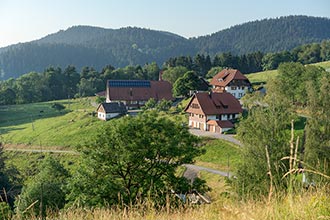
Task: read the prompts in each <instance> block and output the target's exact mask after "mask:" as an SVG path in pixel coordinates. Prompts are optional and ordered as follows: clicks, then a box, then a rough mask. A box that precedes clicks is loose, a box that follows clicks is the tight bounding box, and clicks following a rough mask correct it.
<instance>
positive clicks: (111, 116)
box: [97, 112, 119, 120]
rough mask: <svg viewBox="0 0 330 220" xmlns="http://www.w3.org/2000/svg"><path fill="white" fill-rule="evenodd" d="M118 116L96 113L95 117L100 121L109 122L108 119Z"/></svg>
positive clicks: (116, 114)
mask: <svg viewBox="0 0 330 220" xmlns="http://www.w3.org/2000/svg"><path fill="white" fill-rule="evenodd" d="M118 115H119V113H108V114H105V113H103V112H98V113H97V117H98V118H99V119H101V120H109V119H111V118H114V117H116V116H118Z"/></svg>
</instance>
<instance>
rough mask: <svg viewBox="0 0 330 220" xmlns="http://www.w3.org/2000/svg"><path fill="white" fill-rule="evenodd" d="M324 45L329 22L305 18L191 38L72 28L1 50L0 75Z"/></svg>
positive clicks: (138, 30) (143, 30)
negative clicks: (67, 67) (306, 45)
mask: <svg viewBox="0 0 330 220" xmlns="http://www.w3.org/2000/svg"><path fill="white" fill-rule="evenodd" d="M326 39H330V19H329V18H322V17H309V16H284V17H279V18H266V19H262V20H256V21H249V22H246V23H243V24H238V25H234V26H232V27H230V28H226V29H224V30H221V31H218V32H215V33H212V34H209V35H205V36H199V37H193V38H185V37H183V36H180V35H178V34H175V33H171V32H167V31H160V30H152V29H147V28H138V27H125V28H119V29H111V28H102V27H94V26H87V25H76V26H72V27H70V28H68V29H66V30H60V31H58V32H55V33H52V34H48V35H47V36H45V37H42V38H40V39H38V40H34V41H30V42H27V43H19V44H14V45H10V46H7V47H2V48H0V72H1V73H2V75H3V77H2V78H3V79H6V78H9V77H18V76H20V75H21V74H24V73H27V72H30V71H42V70H43V69H44V68H46V67H48V66H49V65H53V66H60V67H65V66H67V65H74V66H76V67H77V68H82V67H83V66H93V67H94V68H96V69H100V68H102V67H103V66H105V65H108V64H111V65H113V66H116V67H123V66H127V65H144V64H145V63H150V62H153V61H154V62H157V63H158V65H162V64H163V63H164V62H165V61H166V60H167V59H169V58H170V57H175V56H186V55H190V56H194V55H196V54H197V53H202V54H209V55H211V56H214V55H215V54H218V53H223V52H231V53H232V54H246V53H251V52H255V51H261V52H263V53H269V52H278V51H282V50H290V49H292V48H294V47H296V46H299V45H302V44H306V43H312V42H321V41H322V40H326ZM0 79H1V78H0Z"/></svg>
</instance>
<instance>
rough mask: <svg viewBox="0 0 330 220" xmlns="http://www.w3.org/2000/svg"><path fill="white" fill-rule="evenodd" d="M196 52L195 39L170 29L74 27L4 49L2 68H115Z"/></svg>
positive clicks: (9, 72) (10, 72) (9, 71)
mask: <svg viewBox="0 0 330 220" xmlns="http://www.w3.org/2000/svg"><path fill="white" fill-rule="evenodd" d="M194 53H196V50H195V48H194V46H193V44H192V42H190V41H189V40H188V39H186V38H184V37H181V36H178V35H175V34H172V33H168V32H163V31H154V30H149V29H142V28H132V27H128V28H121V29H117V30H114V29H104V28H97V27H88V26H75V27H71V28H69V29H67V30H65V31H59V32H57V33H55V34H51V35H48V36H46V37H44V38H42V39H40V40H36V41H32V42H29V43H23V44H17V45H13V46H9V47H6V48H2V50H0V68H1V70H0V71H1V72H2V75H4V77H3V78H9V77H17V76H19V75H21V74H23V73H27V72H30V71H39V72H40V71H43V70H44V69H45V68H46V67H48V66H49V65H52V66H60V67H65V66H67V65H69V64H72V65H74V66H76V67H77V68H78V69H80V68H81V67H83V66H91V67H94V68H96V69H100V68H102V67H104V66H105V65H107V64H111V65H113V66H115V67H123V66H126V65H136V64H141V65H143V64H145V63H147V62H153V61H155V62H157V63H159V64H162V62H164V61H165V60H167V59H168V58H170V57H173V56H177V55H188V54H194Z"/></svg>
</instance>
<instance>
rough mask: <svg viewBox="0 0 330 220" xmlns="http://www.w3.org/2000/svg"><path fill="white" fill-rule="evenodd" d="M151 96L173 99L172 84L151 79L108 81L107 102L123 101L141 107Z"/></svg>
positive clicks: (159, 98) (159, 99) (131, 105)
mask: <svg viewBox="0 0 330 220" xmlns="http://www.w3.org/2000/svg"><path fill="white" fill-rule="evenodd" d="M151 98H153V99H155V100H156V101H161V100H163V99H165V100H173V95H172V85H171V84H170V83H169V82H167V81H151V80H108V81H107V90H106V102H123V103H124V104H125V105H126V106H127V107H128V108H139V107H141V106H143V105H144V104H145V103H146V102H147V101H148V100H149V99H151Z"/></svg>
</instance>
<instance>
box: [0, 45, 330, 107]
mask: <svg viewBox="0 0 330 220" xmlns="http://www.w3.org/2000/svg"><path fill="white" fill-rule="evenodd" d="M326 60H330V41H323V42H322V43H320V44H317V43H313V44H307V45H303V46H299V47H297V48H295V49H293V50H291V51H283V52H279V53H268V54H263V53H261V52H255V53H250V54H246V55H240V56H238V55H232V54H231V53H222V54H218V55H216V56H215V57H214V58H211V57H210V56H209V55H204V54H197V55H196V56H194V57H191V56H179V57H172V58H170V59H168V60H167V61H166V62H165V63H164V65H163V66H162V67H159V66H158V65H157V63H156V62H153V63H150V64H145V65H144V66H140V65H137V66H131V65H129V66H126V67H124V68H117V69H116V68H115V67H113V66H112V65H107V66H105V67H103V68H102V70H101V71H97V70H96V69H94V68H93V67H83V68H82V69H81V71H80V72H79V73H78V71H77V69H76V68H75V67H74V66H72V65H69V66H67V67H66V68H65V69H61V68H60V67H49V68H46V69H45V70H44V71H43V72H42V73H37V72H30V73H27V74H24V75H22V76H20V77H19V78H17V79H13V78H11V79H8V80H5V81H0V105H8V104H22V103H31V102H42V101H49V100H58V99H66V98H73V97H85V96H92V95H94V94H95V93H97V92H100V91H103V90H105V87H106V81H107V80H109V79H127V80H128V79H131V80H133V79H138V80H142V79H143V80H157V79H158V77H159V72H160V71H163V79H164V80H167V81H169V82H170V83H171V84H172V85H173V87H174V88H173V92H174V94H175V95H176V96H182V95H183V96H186V95H187V94H188V92H189V90H198V87H199V85H200V82H199V78H211V77H213V76H214V75H215V74H216V73H218V72H219V71H221V70H222V69H223V68H234V69H239V70H240V71H241V72H242V73H251V72H258V71H261V70H272V69H276V68H277V67H278V66H279V65H280V64H281V63H283V62H300V63H302V64H309V63H314V62H320V61H326ZM188 72H190V73H188ZM191 72H192V73H191ZM186 73H187V74H186ZM178 79H180V80H179V81H178V82H177V83H176V81H177V80H178Z"/></svg>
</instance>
